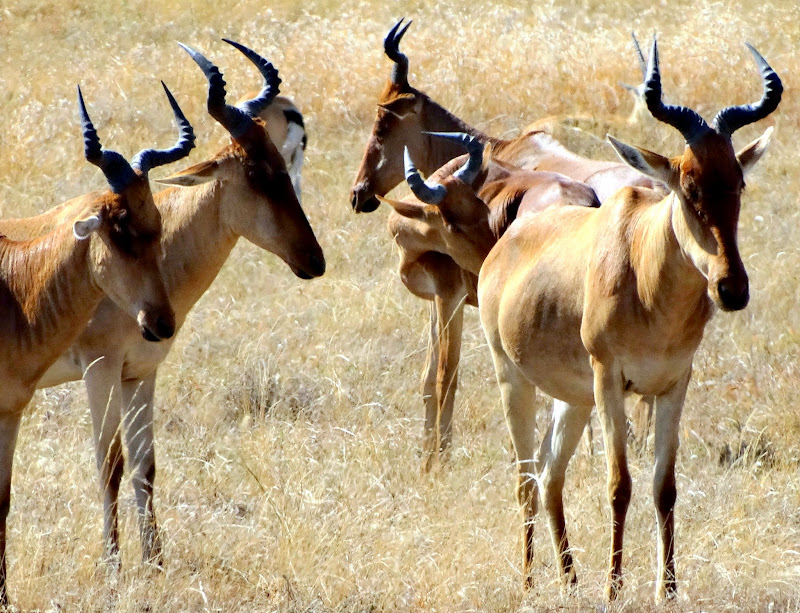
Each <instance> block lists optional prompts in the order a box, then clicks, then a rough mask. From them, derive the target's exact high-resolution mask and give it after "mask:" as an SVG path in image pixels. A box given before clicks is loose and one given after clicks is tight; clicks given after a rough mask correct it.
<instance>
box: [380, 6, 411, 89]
mask: <svg viewBox="0 0 800 613" xmlns="http://www.w3.org/2000/svg"><path fill="white" fill-rule="evenodd" d="M403 21H405V17H403V18H402V19H400V21H398V22H397V23H396V24H394V27H393V28H392V29H391V30H389V33H388V34H387V35H386V38H384V39H383V50H384V52H385V53H386V55H387V56H388V57H389V59H390V60H392V61H393V62H394V68H393V69H392V83H397V84H398V85H407V84H408V58H407V57H406V54H405V53H401V51H400V39H401V38H403V34H405V33H406V30H408V27H409V26H410V25H411V23H412V20H409V21H408V23H407V24H406V25H404V26H403V27H402V29H401V27H400V26H401V25H402V24H403Z"/></svg>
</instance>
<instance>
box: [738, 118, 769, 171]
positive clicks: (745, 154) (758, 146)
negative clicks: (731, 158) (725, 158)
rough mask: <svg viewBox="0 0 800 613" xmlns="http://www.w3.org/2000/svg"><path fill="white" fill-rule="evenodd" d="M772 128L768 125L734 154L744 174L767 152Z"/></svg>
mask: <svg viewBox="0 0 800 613" xmlns="http://www.w3.org/2000/svg"><path fill="white" fill-rule="evenodd" d="M773 130H774V129H773V127H772V126H770V127H769V128H767V129H766V130H765V131H764V133H763V134H762V135H761V136H759V137H758V138H757V139H756V140H754V141H753V142H752V143H750V144H749V145H747V146H745V147H744V149H742V150H741V151H739V153H737V154H736V159H737V160H739V165H740V166H741V167H742V172H743V173H744V174H745V175H746V174H747V173H748V172H750V170H751V169H752V168H753V166H755V165H756V162H758V160H760V159H761V156H762V155H764V154H765V153H766V152H767V147H768V146H769V141H770V139H771V138H772V132H773Z"/></svg>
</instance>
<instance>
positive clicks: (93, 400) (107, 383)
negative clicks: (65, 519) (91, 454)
mask: <svg viewBox="0 0 800 613" xmlns="http://www.w3.org/2000/svg"><path fill="white" fill-rule="evenodd" d="M84 367H85V372H84V380H85V381H86V392H87V395H88V397H89V408H90V410H91V412H92V427H93V430H94V447H95V458H96V460H97V469H98V471H99V473H100V487H101V488H102V490H103V542H104V546H105V555H106V557H107V559H108V560H109V562H111V563H112V564H113V565H119V532H118V528H117V501H118V499H119V484H120V481H121V480H122V472H123V468H124V458H123V455H122V440H121V436H120V419H121V398H120V387H121V382H120V373H121V370H122V367H121V365H120V363H119V361H118V360H116V359H114V358H113V357H111V356H102V357H100V358H99V359H95V360H88V361H87V364H85V365H84Z"/></svg>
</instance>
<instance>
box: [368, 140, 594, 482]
mask: <svg viewBox="0 0 800 613" xmlns="http://www.w3.org/2000/svg"><path fill="white" fill-rule="evenodd" d="M433 136H435V137H440V138H445V139H449V140H452V141H454V142H458V143H461V144H462V146H466V147H467V149H468V150H469V154H468V155H467V156H460V157H458V158H456V159H455V160H453V161H452V162H450V163H448V164H446V165H445V166H444V167H442V168H441V169H440V170H438V171H437V172H435V173H434V174H433V175H432V176H431V177H430V179H428V181H423V179H422V177H421V176H420V174H419V171H418V170H417V169H416V167H415V166H414V164H413V162H412V160H411V157H410V154H409V152H408V150H406V152H405V167H406V180H407V182H408V184H409V186H410V187H411V190H412V192H413V194H414V196H415V197H413V198H408V199H406V200H403V201H394V200H389V199H387V198H383V197H380V199H381V201H383V202H386V203H387V204H389V205H390V206H391V207H392V208H393V209H394V210H393V211H392V213H391V214H390V215H389V223H388V226H389V232H390V233H391V235H392V236H393V237H394V240H395V242H396V243H397V245H398V247H399V248H400V278H401V279H402V281H403V284H404V285H405V286H406V287H407V288H408V290H409V291H410V292H411V293H412V294H414V295H415V296H418V297H420V298H423V299H425V300H430V301H431V303H432V305H434V307H435V309H436V314H437V317H436V320H435V321H436V323H437V325H438V328H437V329H436V330H431V336H435V337H437V338H438V339H439V342H440V344H441V346H442V347H444V349H445V350H444V351H443V352H441V353H440V354H439V358H438V360H437V365H438V368H437V369H436V370H434V371H433V372H432V373H429V376H431V374H432V375H433V377H431V379H429V380H428V381H426V382H425V386H426V388H427V390H429V391H430V392H431V393H435V395H436V397H438V398H443V399H444V402H443V403H442V407H443V408H444V409H447V408H449V409H450V410H449V411H448V410H442V411H441V412H440V413H439V414H438V415H429V416H428V417H429V418H431V419H432V420H433V421H432V422H430V423H426V424H425V432H426V436H427V437H428V438H427V439H426V440H425V441H424V443H423V449H424V451H425V458H424V462H423V470H426V471H427V470H430V469H431V468H432V466H433V463H434V461H435V460H436V458H437V454H436V451H437V450H439V449H444V448H446V447H447V446H448V444H449V438H450V437H451V435H452V418H453V414H452V406H453V404H452V395H453V394H454V393H455V388H456V385H457V376H458V363H459V358H460V348H461V333H462V325H463V306H464V305H465V304H468V305H471V306H477V304H478V303H477V296H476V288H477V282H478V272H479V271H480V267H481V265H482V264H483V260H484V259H485V257H486V255H487V254H488V253H489V251H490V250H491V248H492V247H493V246H494V245H495V243H496V242H497V240H498V239H499V238H500V237H501V236H502V235H503V233H504V232H505V231H506V229H507V228H508V226H509V225H510V224H511V223H512V222H513V221H514V220H515V219H516V218H518V217H520V216H523V215H526V214H529V213H535V212H537V211H540V210H542V209H544V208H546V207H547V206H550V205H551V204H573V205H577V206H589V207H596V206H600V202H599V201H598V200H597V196H596V194H595V192H594V190H593V189H592V188H591V187H589V186H587V185H585V184H584V183H579V182H577V181H573V180H571V179H569V178H567V177H565V176H563V175H561V174H558V173H554V172H541V171H524V170H519V169H517V168H516V167H514V166H511V165H509V164H503V163H502V162H497V161H494V160H491V159H487V160H486V161H484V145H483V144H481V142H480V141H479V140H477V139H476V138H475V137H472V136H469V135H467V134H458V133H455V134H454V133H441V134H434V135H433ZM464 158H466V159H464ZM453 168H457V170H455V171H454V170H453ZM439 314H441V315H439ZM434 377H435V378H434ZM439 436H441V437H444V438H443V439H439V438H438V437H439Z"/></svg>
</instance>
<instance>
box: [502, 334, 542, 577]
mask: <svg viewBox="0 0 800 613" xmlns="http://www.w3.org/2000/svg"><path fill="white" fill-rule="evenodd" d="M492 353H493V358H494V367H495V371H496V373H497V382H498V383H499V384H500V394H501V396H502V399H503V410H504V412H505V416H506V424H507V425H508V431H509V434H511V442H512V443H513V444H514V454H515V456H516V461H517V474H518V476H517V502H518V503H519V506H520V509H521V510H522V516H523V558H522V560H523V561H522V564H523V581H524V586H525V588H526V589H528V588H531V587H533V532H534V523H535V520H536V511H537V506H538V488H537V483H536V474H535V459H534V452H535V445H536V432H535V426H536V406H535V405H534V402H533V401H534V398H535V396H536V388H535V387H534V386H533V385H531V384H530V383H529V382H528V381H527V380H526V379H525V378H524V377H523V376H522V374H521V373H520V372H519V370H517V368H516V367H515V366H514V364H512V363H510V361H509V360H508V358H507V357H506V356H505V355H498V354H497V353H495V351H494V349H493V350H492Z"/></svg>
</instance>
